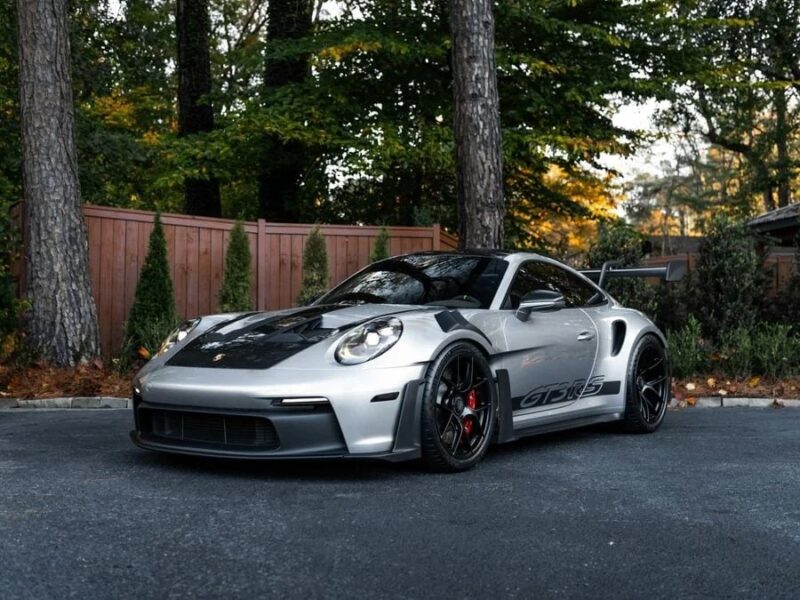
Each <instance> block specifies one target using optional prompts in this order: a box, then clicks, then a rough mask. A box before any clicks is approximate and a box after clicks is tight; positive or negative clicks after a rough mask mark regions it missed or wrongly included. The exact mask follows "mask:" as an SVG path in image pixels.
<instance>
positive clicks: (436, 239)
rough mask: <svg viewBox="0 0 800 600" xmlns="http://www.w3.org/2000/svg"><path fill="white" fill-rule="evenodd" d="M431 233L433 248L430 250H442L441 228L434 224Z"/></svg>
mask: <svg viewBox="0 0 800 600" xmlns="http://www.w3.org/2000/svg"><path fill="white" fill-rule="evenodd" d="M431 231H432V233H433V248H431V249H432V250H441V249H442V236H441V233H442V228H441V226H440V225H439V223H434V224H433V226H432V227H431Z"/></svg>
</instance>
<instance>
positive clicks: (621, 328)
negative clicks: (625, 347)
mask: <svg viewBox="0 0 800 600" xmlns="http://www.w3.org/2000/svg"><path fill="white" fill-rule="evenodd" d="M627 329H628V328H627V326H626V325H625V321H614V322H613V323H612V324H611V356H617V355H618V354H619V353H620V350H622V344H624V343H625V333H626V331H627Z"/></svg>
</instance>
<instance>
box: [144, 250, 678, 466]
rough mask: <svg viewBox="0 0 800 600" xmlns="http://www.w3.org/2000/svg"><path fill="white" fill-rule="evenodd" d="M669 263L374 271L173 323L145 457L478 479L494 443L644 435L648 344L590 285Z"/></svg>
mask: <svg viewBox="0 0 800 600" xmlns="http://www.w3.org/2000/svg"><path fill="white" fill-rule="evenodd" d="M679 271H680V266H677V267H676V266H674V265H673V264H670V265H667V266H666V267H663V268H633V269H623V268H618V267H617V266H615V265H614V264H612V263H609V264H606V265H604V266H603V268H602V269H599V270H592V271H585V272H578V271H576V270H574V269H572V268H570V267H568V266H566V265H564V264H561V263H559V262H557V261H555V260H552V259H549V258H546V257H544V256H540V255H537V254H531V253H505V252H499V251H498V252H494V251H460V252H423V253H416V254H409V255H405V256H398V257H394V258H390V259H387V260H384V261H381V262H377V263H374V264H371V265H369V266H367V267H366V268H364V269H363V270H361V271H359V272H358V273H356V274H355V275H353V276H352V277H350V278H349V279H347V280H345V281H344V282H342V283H341V284H340V285H338V286H336V287H334V288H333V289H332V290H331V291H329V292H328V293H326V294H324V295H323V296H322V297H320V298H319V299H317V300H316V301H315V302H313V303H312V304H310V305H308V306H304V307H300V308H294V309H289V310H281V311H275V312H248V313H243V314H222V315H212V316H207V317H202V318H198V319H192V320H190V321H187V322H185V323H183V324H182V325H181V326H180V327H179V328H178V329H177V330H176V331H175V332H173V333H172V334H171V335H170V336H169V337H168V338H167V339H166V340H165V342H164V343H163V345H162V346H161V349H160V351H159V352H158V355H157V356H155V357H154V358H153V359H152V360H151V361H150V362H148V363H147V364H146V365H145V366H144V367H143V368H142V369H141V370H140V371H139V373H138V374H137V375H136V377H135V379H134V381H133V412H134V419H135V429H134V430H133V431H132V432H131V438H132V440H133V442H134V443H135V444H137V445H138V446H140V447H142V448H146V449H150V450H155V451H163V452H171V453H182V454H194V455H202V456H215V457H235V458H249V459H289V458H293V459H294V458H306V459H308V458H315V459H317V458H333V457H337V458H379V459H386V460H390V461H401V460H410V459H422V461H424V463H425V464H427V465H428V466H430V467H432V468H434V469H437V470H443V471H461V470H465V469H468V468H470V467H472V466H474V465H475V464H476V463H477V462H478V461H480V460H481V458H482V457H483V456H484V455H485V453H486V452H487V450H488V448H489V447H490V446H491V445H492V444H504V443H508V442H510V441H512V440H515V439H517V438H520V437H523V436H528V435H533V434H537V433H542V432H552V431H556V430H562V429H567V428H572V427H579V426H584V425H588V424H593V423H600V422H606V421H619V422H620V423H621V424H622V426H623V427H624V429H626V430H627V431H630V432H635V433H649V432H653V431H655V430H656V429H657V428H658V427H659V425H660V424H661V423H662V421H663V419H664V415H665V411H666V408H667V404H668V401H669V399H670V393H671V386H670V361H669V353H668V349H667V342H666V340H665V338H664V336H663V335H662V333H661V331H659V329H658V328H657V327H656V326H655V325H654V324H653V323H652V322H651V321H650V320H649V319H648V318H647V317H645V316H644V315H643V314H642V313H640V312H638V311H635V310H631V309H628V308H625V307H623V306H621V305H620V304H619V303H618V302H617V301H615V300H614V299H613V298H612V297H611V296H610V295H609V294H608V293H607V292H606V291H605V290H604V289H603V288H604V283H605V281H607V280H608V279H609V278H610V277H661V278H664V279H669V280H674V279H676V278H678V277H679V276H680V274H679Z"/></svg>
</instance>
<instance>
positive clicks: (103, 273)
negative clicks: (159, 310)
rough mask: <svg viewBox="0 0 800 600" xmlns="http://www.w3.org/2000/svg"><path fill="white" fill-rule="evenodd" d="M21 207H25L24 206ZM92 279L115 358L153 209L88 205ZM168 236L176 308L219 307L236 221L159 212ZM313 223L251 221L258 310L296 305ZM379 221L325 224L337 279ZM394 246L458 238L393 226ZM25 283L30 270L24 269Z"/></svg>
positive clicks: (403, 248) (351, 268)
mask: <svg viewBox="0 0 800 600" xmlns="http://www.w3.org/2000/svg"><path fill="white" fill-rule="evenodd" d="M16 210H17V211H19V214H21V207H19V206H17V207H16ZM83 214H84V218H85V220H86V226H87V230H88V238H89V270H90V273H91V278H92V286H93V290H94V297H95V302H96V304H97V318H98V323H99V326H100V336H101V342H102V347H103V354H104V356H105V357H106V358H108V357H111V356H113V355H114V353H115V352H116V351H117V350H118V348H119V347H120V344H121V343H122V332H123V328H124V324H125V319H126V318H127V316H128V311H129V310H130V307H131V304H132V303H133V295H134V292H135V290H136V283H137V281H138V278H139V269H141V267H142V264H143V263H144V259H145V255H146V254H147V243H148V240H149V238H150V231H151V229H152V227H153V217H154V214H153V213H151V212H145V211H137V210H127V209H120V208H108V207H100V206H88V205H87V206H84V207H83ZM161 219H162V222H163V224H164V233H165V235H166V239H167V250H168V255H169V263H170V270H171V273H172V281H173V284H174V288H175V305H176V308H177V310H178V315H179V316H181V317H182V318H192V317H196V316H199V315H204V314H210V313H214V312H217V292H218V291H219V287H220V284H221V282H222V275H223V271H224V268H225V253H226V251H227V248H228V238H229V236H230V231H231V229H232V228H233V225H234V221H229V220H226V219H211V218H206V217H192V216H187V215H171V214H163V215H161ZM314 227H315V226H314V225H300V224H276V223H267V222H266V221H264V220H259V221H256V222H247V223H245V224H244V228H245V232H246V233H247V236H248V239H249V241H250V254H251V256H252V263H251V268H252V277H251V282H252V285H251V290H250V293H251V299H252V306H253V308H254V309H256V310H275V309H280V308H289V307H291V306H294V303H295V299H296V298H297V295H298V294H299V292H300V285H301V282H302V279H303V251H304V249H305V242H306V238H307V236H308V234H309V233H310V231H311V230H312V229H313V228H314ZM380 229H381V228H380V227H366V226H364V227H362V226H349V225H348V226H345V225H321V226H320V230H321V231H322V233H323V234H324V235H325V242H326V245H327V250H328V264H329V271H330V277H331V284H332V285H333V284H336V283H339V282H340V281H342V280H343V279H345V278H346V277H348V276H349V275H352V274H353V273H354V272H355V271H357V270H358V269H360V268H362V267H364V266H365V265H367V264H368V262H369V255H370V252H371V250H372V248H373V246H374V243H375V238H376V237H377V235H378V233H379V231H380ZM387 229H388V231H389V236H390V239H389V253H390V254H392V255H395V254H404V253H408V252H418V251H424V250H449V249H454V248H455V247H456V246H457V240H456V238H454V237H453V236H451V235H449V234H448V233H446V232H444V231H442V230H441V229H440V227H439V226H438V225H434V226H432V227H388V228H387ZM18 273H19V274H20V275H21V288H24V277H22V274H24V269H23V268H21V266H20V267H19V268H18Z"/></svg>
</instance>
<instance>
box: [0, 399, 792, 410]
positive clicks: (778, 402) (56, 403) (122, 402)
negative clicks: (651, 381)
mask: <svg viewBox="0 0 800 600" xmlns="http://www.w3.org/2000/svg"><path fill="white" fill-rule="evenodd" d="M669 407H670V408H743V407H744V408H778V407H781V408H800V400H782V399H780V398H725V397H722V396H707V397H703V398H697V400H696V401H695V404H694V406H689V405H687V404H686V401H685V400H684V401H683V406H679V404H678V402H677V401H676V400H675V399H674V398H673V399H672V401H671V402H670V403H669ZM20 408H22V409H26V408H28V409H29V408H50V409H53V408H61V409H64V408H88V409H97V408H108V409H126V408H131V401H130V399H128V398H115V397H112V396H101V397H97V398H94V397H84V396H78V397H76V398H41V399H38V400H17V399H15V398H0V410H14V409H20Z"/></svg>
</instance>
